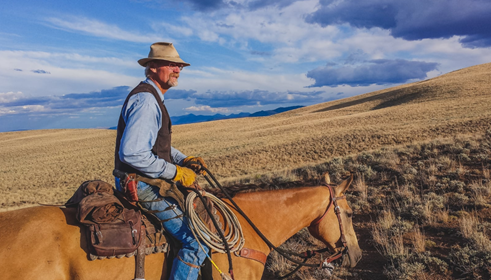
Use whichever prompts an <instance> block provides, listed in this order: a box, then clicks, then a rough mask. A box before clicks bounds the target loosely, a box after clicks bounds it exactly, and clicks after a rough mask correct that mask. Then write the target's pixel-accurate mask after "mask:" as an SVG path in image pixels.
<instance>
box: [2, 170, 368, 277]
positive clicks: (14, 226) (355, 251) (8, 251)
mask: <svg viewBox="0 0 491 280" xmlns="http://www.w3.org/2000/svg"><path fill="white" fill-rule="evenodd" d="M352 180H353V179H352V178H350V179H348V180H346V181H344V182H342V183H341V184H340V185H338V186H335V187H334V188H333V189H334V193H335V194H334V196H335V197H338V196H342V195H343V194H344V192H345V191H346V189H347V188H348V187H349V185H350V184H351V182H352ZM234 201H235V202H236V203H237V204H238V205H239V206H240V207H241V209H242V210H243V211H244V212H245V213H246V215H248V216H249V218H250V219H251V220H252V221H253V222H254V223H255V225H256V226H257V227H258V228H259V229H260V231H261V232H262V233H263V234H264V235H265V236H266V237H267V238H268V239H269V240H270V241H271V242H272V243H273V244H274V245H275V246H279V245H280V244H282V243H283V242H285V241H286V240H287V239H288V238H290V237H291V236H292V235H294V234H295V233H297V232H298V231H299V230H301V229H302V228H304V227H309V231H310V232H311V233H312V234H313V235H314V236H315V237H316V238H317V239H319V240H321V241H322V242H324V243H325V244H326V245H327V246H329V247H331V248H332V249H334V248H339V247H341V245H342V244H341V242H340V229H339V223H338V219H337V217H336V215H335V213H334V211H333V209H332V208H333V207H331V208H330V210H329V211H328V213H327V214H326V216H325V217H324V219H323V220H322V221H321V222H320V223H319V224H317V225H312V226H309V225H310V224H311V223H312V221H314V220H316V219H318V218H319V217H322V216H323V215H324V213H325V211H326V209H327V207H328V205H329V203H330V201H331V197H330V192H329V189H328V188H327V187H326V186H316V187H301V188H294V189H285V190H274V191H260V192H252V193H241V194H238V195H236V196H235V198H234ZM338 205H339V207H340V208H341V219H342V224H343V229H344V232H345V235H346V239H347V244H348V248H349V258H346V259H348V261H345V262H344V264H343V265H345V266H351V267H354V266H355V265H356V263H357V262H358V261H359V260H360V258H361V250H360V248H359V246H358V240H357V238H356V235H355V232H354V230H353V225H352V221H351V209H350V207H349V206H348V204H347V202H346V200H345V199H342V200H338ZM74 216H75V210H74V209H60V208H57V207H47V206H46V207H42V206H41V207H33V208H26V209H21V210H16V211H10V212H4V213H0V278H1V279H8V280H17V279H22V280H25V279H33V280H34V279H39V280H42V279H49V280H58V279H59V280H62V279H63V280H68V279H90V280H98V279H101V280H102V279H126V280H130V279H133V278H134V273H135V259H134V258H122V259H105V260H95V261H90V260H88V255H87V251H86V245H87V244H86V243H85V240H86V239H85V236H84V235H83V232H85V231H83V230H82V228H81V226H80V225H78V224H77V222H76V220H75V218H74ZM237 216H238V218H239V220H240V222H241V225H242V228H243V232H244V236H245V240H246V242H245V247H246V248H251V249H254V250H258V251H261V252H263V253H264V254H266V255H268V254H269V253H270V248H269V247H268V246H267V245H266V244H265V243H264V241H263V240H262V239H261V238H260V237H259V236H258V235H257V234H256V232H255V231H254V230H253V229H252V228H251V226H250V225H248V223H247V222H246V221H245V220H244V219H243V218H242V217H241V216H240V215H239V214H237ZM81 233H82V236H81ZM213 259H214V260H215V262H216V263H217V265H218V266H219V267H220V268H221V269H222V270H223V271H227V270H228V262H227V257H226V255H225V254H214V255H213ZM233 265H234V275H235V279H236V280H259V279H261V276H262V274H263V271H264V266H263V265H262V264H261V263H259V262H258V261H255V260H250V259H245V258H241V257H235V256H234V257H233ZM166 267H167V265H166V260H165V255H164V254H154V255H150V256H147V258H146V261H145V278H146V279H147V280H154V279H167V277H168V275H167V274H168V272H167V271H166ZM213 278H214V279H221V278H220V276H219V275H218V273H217V272H216V270H214V275H213Z"/></svg>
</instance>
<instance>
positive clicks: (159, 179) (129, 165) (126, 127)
mask: <svg viewBox="0 0 491 280" xmlns="http://www.w3.org/2000/svg"><path fill="white" fill-rule="evenodd" d="M138 63H139V64H140V65H141V66H143V67H145V76H146V80H144V81H142V82H141V83H140V84H139V85H138V86H136V87H135V88H134V89H133V90H132V91H131V92H130V93H129V94H128V97H127V98H126V100H125V102H124V104H123V107H122V109H121V115H120V117H119V122H118V129H117V138H116V150H115V169H117V170H119V171H122V172H125V173H128V174H132V173H134V174H138V175H139V176H140V178H146V179H147V180H145V179H144V180H140V181H138V183H137V185H136V191H137V194H138V199H139V200H140V201H145V202H142V203H141V204H142V206H143V207H144V208H146V209H148V210H151V211H154V213H155V215H156V216H157V217H158V218H159V219H160V220H161V221H162V225H163V226H164V228H165V230H166V231H167V232H168V233H170V234H171V235H172V236H174V237H175V238H176V239H177V240H179V241H180V242H181V243H182V248H181V250H180V251H179V253H178V256H177V257H176V258H175V259H174V261H173V265H172V270H171V275H170V278H169V279H176V280H181V279H188V280H191V279H197V277H198V272H199V268H200V265H201V264H202V263H203V261H204V260H205V258H206V254H207V253H208V251H209V248H207V247H206V245H203V246H204V247H202V248H200V246H199V245H198V242H197V241H196V239H195V238H194V236H193V234H192V232H191V230H190V229H189V226H188V221H187V217H186V216H185V215H184V214H183V211H182V208H181V206H180V205H179V203H178V201H177V199H176V197H168V196H165V195H162V193H163V192H162V191H161V190H160V188H159V186H161V184H160V183H164V184H165V180H172V181H174V182H176V183H178V184H180V185H181V186H183V187H190V186H192V185H193V184H194V182H195V180H196V173H195V172H200V168H201V165H202V166H205V167H206V164H205V163H204V161H203V159H202V158H201V157H187V156H185V155H184V154H183V153H181V152H180V151H179V150H177V149H175V148H174V147H172V145H171V133H172V124H171V120H170V117H169V114H168V112H167V109H166V107H165V104H164V94H165V93H166V92H167V90H169V89H170V88H171V87H175V86H177V85H178V79H179V75H180V73H181V71H182V70H183V68H184V67H186V66H190V64H189V63H186V62H184V61H183V60H182V59H181V58H180V57H179V54H178V52H177V51H176V49H175V48H174V46H173V45H172V43H164V42H160V43H155V44H152V45H151V46H150V53H149V54H148V57H147V58H143V59H140V60H139V61H138ZM197 163H199V164H197ZM144 181H146V182H144ZM153 182H156V183H153ZM122 185H123V180H120V178H116V186H117V188H118V189H119V190H122V189H123V187H124V186H122Z"/></svg>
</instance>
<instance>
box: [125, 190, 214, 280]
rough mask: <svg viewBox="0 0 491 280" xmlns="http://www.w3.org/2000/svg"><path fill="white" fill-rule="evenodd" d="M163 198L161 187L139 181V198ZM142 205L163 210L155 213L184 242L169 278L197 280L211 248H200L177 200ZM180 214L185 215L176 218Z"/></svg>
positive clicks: (143, 203)
mask: <svg viewBox="0 0 491 280" xmlns="http://www.w3.org/2000/svg"><path fill="white" fill-rule="evenodd" d="M116 186H118V187H119V184H116ZM118 189H119V188H118ZM161 198H162V196H161V195H160V194H159V188H157V187H155V186H151V185H148V184H146V183H143V182H138V199H139V200H143V201H151V200H157V199H161ZM141 205H142V206H143V207H144V208H146V209H148V210H157V211H162V212H157V213H155V215H156V216H157V217H158V218H159V219H160V220H163V221H164V222H163V223H162V225H163V226H164V228H165V230H166V231H167V232H168V233H170V234H171V235H172V236H174V237H175V238H176V239H177V240H179V241H180V242H181V243H182V248H181V250H179V253H178V254H177V255H178V257H176V258H175V259H174V262H173V263H172V270H171V273H170V278H169V280H196V279H197V278H198V273H199V266H201V264H202V263H203V261H204V260H205V259H206V254H207V253H208V252H209V249H208V247H207V246H206V245H205V244H201V245H202V246H203V248H204V249H205V250H206V253H205V252H203V250H202V249H201V248H200V246H199V245H198V242H197V241H196V239H195V238H194V236H193V234H192V232H191V230H190V229H189V226H188V225H189V223H188V218H187V217H185V216H184V213H183V212H182V209H181V208H180V207H179V204H178V203H177V201H176V200H175V199H173V198H169V197H165V198H163V199H162V200H159V201H155V202H141ZM164 210H165V211H164ZM179 215H183V216H182V217H178V218H176V217H177V216H179Z"/></svg>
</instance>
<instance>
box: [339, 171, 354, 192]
mask: <svg viewBox="0 0 491 280" xmlns="http://www.w3.org/2000/svg"><path fill="white" fill-rule="evenodd" d="M352 182H353V173H351V174H350V176H349V177H348V178H346V179H345V180H344V181H342V182H341V183H340V184H339V185H337V186H336V187H335V188H334V191H335V192H336V196H341V195H342V194H343V193H344V192H345V191H346V190H347V189H348V187H349V186H350V185H351V183H352Z"/></svg>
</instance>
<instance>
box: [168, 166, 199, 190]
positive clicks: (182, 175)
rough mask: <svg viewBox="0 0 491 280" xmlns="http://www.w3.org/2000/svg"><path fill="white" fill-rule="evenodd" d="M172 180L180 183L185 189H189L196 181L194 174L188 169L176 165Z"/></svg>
mask: <svg viewBox="0 0 491 280" xmlns="http://www.w3.org/2000/svg"><path fill="white" fill-rule="evenodd" d="M172 180H174V181H176V182H179V183H181V185H183V186H184V187H186V188H189V187H191V186H192V185H193V184H194V182H195V181H196V173H194V171H193V170H191V169H189V168H186V167H180V166H178V165H176V175H175V176H174V179H172Z"/></svg>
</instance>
